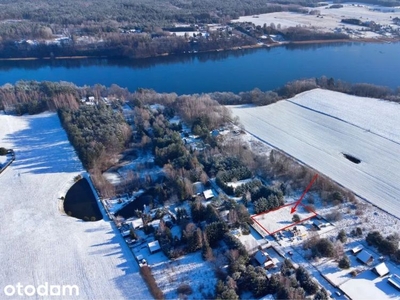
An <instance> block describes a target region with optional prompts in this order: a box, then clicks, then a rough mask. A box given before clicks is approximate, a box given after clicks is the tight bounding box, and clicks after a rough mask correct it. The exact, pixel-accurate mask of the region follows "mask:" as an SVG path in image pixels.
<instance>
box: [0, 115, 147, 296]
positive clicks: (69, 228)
mask: <svg viewBox="0 0 400 300" xmlns="http://www.w3.org/2000/svg"><path fill="white" fill-rule="evenodd" d="M0 144H1V145H3V146H5V147H7V148H13V149H14V151H15V155H16V160H15V161H14V162H13V163H12V164H11V166H10V167H9V168H8V169H7V171H6V172H4V173H3V174H2V175H1V176H0V186H1V201H0V213H1V216H2V225H1V226H0V235H1V239H2V242H1V243H0V253H1V254H0V257H1V262H2V271H1V272H0V298H2V299H4V298H7V299H13V297H5V295H4V287H5V286H7V285H14V286H15V285H16V284H18V283H21V284H22V285H23V286H26V285H33V286H35V287H37V286H39V285H41V284H44V283H45V282H48V284H49V285H77V286H78V288H79V296H78V297H76V298H75V299H123V298H136V299H150V298H152V297H151V295H150V294H149V292H148V290H147V286H146V285H145V283H144V282H143V280H142V278H141V276H140V275H139V267H138V265H137V263H136V262H135V261H134V258H133V255H132V254H131V252H130V250H129V248H128V247H127V246H126V244H125V242H124V241H123V239H122V237H121V235H120V234H119V232H118V230H117V229H116V227H115V226H114V224H113V223H111V222H110V221H108V220H107V221H106V220H101V221H97V222H83V221H81V220H77V219H75V218H71V217H68V216H66V215H65V214H64V213H62V212H61V211H60V209H59V207H60V206H61V207H62V203H60V201H61V200H59V197H60V196H62V195H65V193H66V191H67V190H68V188H69V187H70V186H71V185H72V184H73V178H74V177H75V176H76V175H78V174H81V173H82V172H83V171H84V170H83V168H82V165H81V163H80V161H79V160H78V158H77V156H76V154H75V152H74V150H73V148H72V147H71V145H70V143H69V142H68V139H67V136H66V134H65V132H64V130H63V129H62V127H61V125H60V122H59V120H58V117H57V114H54V113H43V114H40V115H35V116H22V117H16V116H10V115H3V114H0ZM14 298H18V299H21V298H23V297H21V296H16V297H14ZM40 298H41V297H37V298H36V299H40ZM68 299H74V297H68Z"/></svg>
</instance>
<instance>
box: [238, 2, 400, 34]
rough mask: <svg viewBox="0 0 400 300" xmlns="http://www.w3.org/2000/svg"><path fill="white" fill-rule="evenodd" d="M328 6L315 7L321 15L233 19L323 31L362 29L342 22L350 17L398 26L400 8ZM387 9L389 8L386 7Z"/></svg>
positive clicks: (347, 5) (288, 13)
mask: <svg viewBox="0 0 400 300" xmlns="http://www.w3.org/2000/svg"><path fill="white" fill-rule="evenodd" d="M327 7H328V6H322V7H318V8H315V10H319V11H320V15H321V16H322V17H321V16H320V17H317V15H310V14H301V13H294V12H286V11H283V12H275V13H268V14H260V15H256V16H243V17H240V18H239V19H237V20H233V22H251V23H254V24H255V25H256V26H257V25H259V26H263V25H264V24H267V26H269V25H270V24H271V23H274V24H275V26H279V25H280V26H281V28H282V29H284V28H287V27H296V26H302V27H309V28H316V29H319V30H321V31H326V32H332V31H334V30H335V28H343V27H346V28H350V29H353V30H357V31H360V33H361V28H362V27H361V26H357V25H351V24H344V23H341V20H342V19H350V18H355V19H359V20H361V21H364V22H367V21H374V22H376V23H378V24H381V25H391V26H393V27H394V28H396V27H397V26H396V25H394V24H393V21H392V18H395V17H400V9H399V8H393V9H394V10H395V12H390V13H389V12H381V11H374V10H373V9H374V8H378V7H376V6H368V5H354V6H353V5H352V4H343V8H339V9H327ZM386 9H387V8H386ZM362 36H363V37H375V36H378V34H376V33H373V32H369V31H365V32H362Z"/></svg>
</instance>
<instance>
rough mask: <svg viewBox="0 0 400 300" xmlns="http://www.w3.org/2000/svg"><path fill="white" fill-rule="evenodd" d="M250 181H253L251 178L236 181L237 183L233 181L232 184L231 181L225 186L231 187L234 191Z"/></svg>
mask: <svg viewBox="0 0 400 300" xmlns="http://www.w3.org/2000/svg"><path fill="white" fill-rule="evenodd" d="M252 180H253V179H252V178H248V179H243V180H238V181H234V182H233V181H232V182H228V183H227V184H226V185H227V186H231V187H233V189H236V188H237V187H238V186H241V185H242V184H245V183H248V182H250V181H252Z"/></svg>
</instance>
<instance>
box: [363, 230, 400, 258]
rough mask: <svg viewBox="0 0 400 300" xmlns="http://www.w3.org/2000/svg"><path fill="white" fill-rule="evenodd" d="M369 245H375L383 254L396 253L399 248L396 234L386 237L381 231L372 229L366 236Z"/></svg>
mask: <svg viewBox="0 0 400 300" xmlns="http://www.w3.org/2000/svg"><path fill="white" fill-rule="evenodd" d="M366 241H367V243H368V245H372V246H375V247H376V248H377V249H378V251H379V252H380V253H382V254H394V253H396V251H397V250H398V243H399V241H398V239H397V237H394V236H388V237H387V238H384V237H383V236H382V235H381V234H380V232H378V231H372V232H370V233H368V235H367V237H366Z"/></svg>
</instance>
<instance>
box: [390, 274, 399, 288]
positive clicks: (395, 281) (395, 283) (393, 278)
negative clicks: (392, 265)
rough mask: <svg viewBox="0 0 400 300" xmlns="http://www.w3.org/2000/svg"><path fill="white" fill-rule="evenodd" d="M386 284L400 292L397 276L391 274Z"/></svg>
mask: <svg viewBox="0 0 400 300" xmlns="http://www.w3.org/2000/svg"><path fill="white" fill-rule="evenodd" d="M388 283H389V284H391V285H393V286H394V287H395V288H396V289H398V290H399V291H400V276H399V275H397V274H393V275H392V276H390V277H389V279H388Z"/></svg>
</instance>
